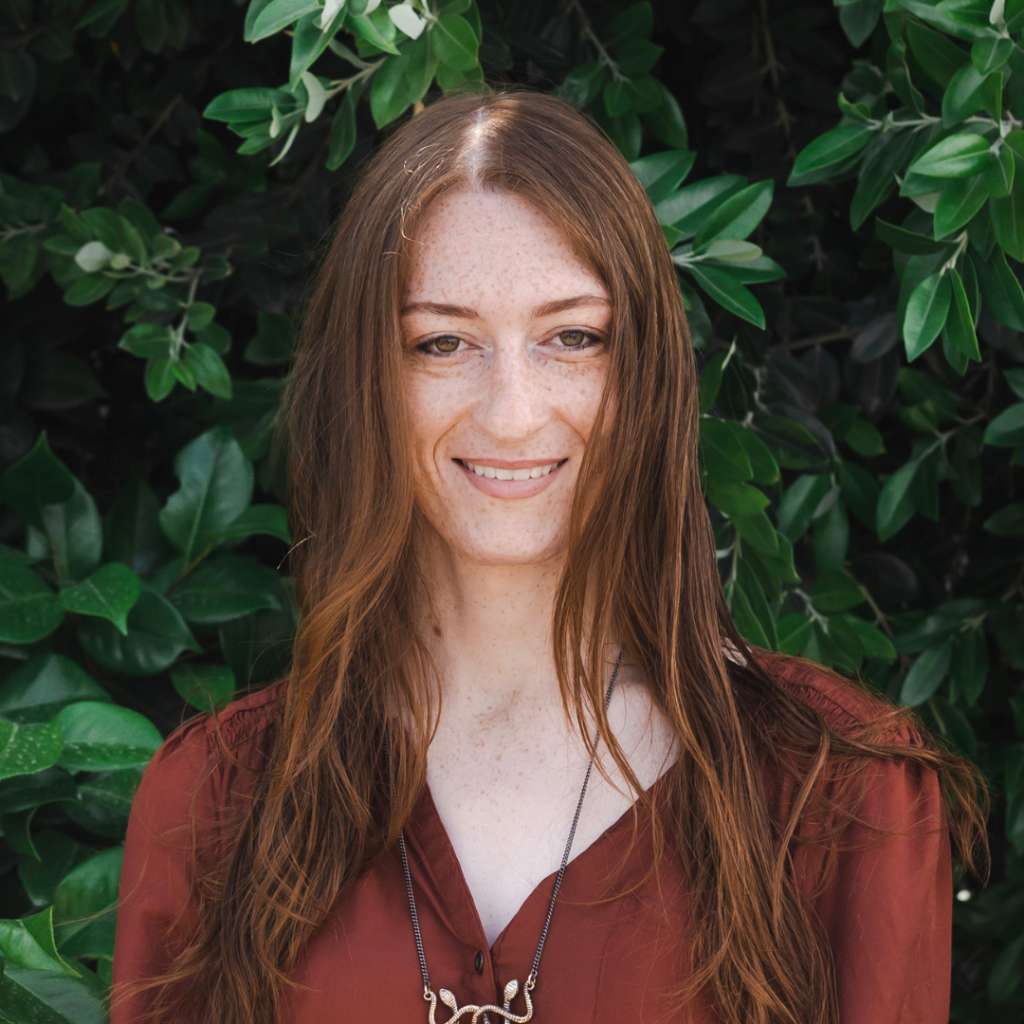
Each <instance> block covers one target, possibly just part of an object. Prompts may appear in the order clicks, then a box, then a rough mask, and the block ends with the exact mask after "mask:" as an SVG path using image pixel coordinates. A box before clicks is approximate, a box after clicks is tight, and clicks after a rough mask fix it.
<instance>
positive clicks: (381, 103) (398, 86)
mask: <svg viewBox="0 0 1024 1024" xmlns="http://www.w3.org/2000/svg"><path fill="white" fill-rule="evenodd" d="M459 20H460V21H461V20H462V19H461V18H460V19H459ZM407 64H408V57H405V56H404V55H403V56H398V57H390V58H388V60H386V61H385V62H384V64H383V66H382V67H380V68H378V70H377V72H376V74H374V76H373V86H372V88H371V90H370V111H371V112H372V114H373V119H374V121H375V122H376V125H377V127H378V128H383V127H384V126H385V125H386V124H390V123H391V122H392V121H394V120H395V118H396V117H399V116H400V115H401V114H403V113H404V112H405V111H406V110H408V108H409V107H410V106H411V105H412V102H413V98H412V89H411V88H410V87H409V81H408V79H407V78H406V76H405V69H406V65H407Z"/></svg>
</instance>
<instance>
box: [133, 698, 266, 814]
mask: <svg viewBox="0 0 1024 1024" xmlns="http://www.w3.org/2000/svg"><path fill="white" fill-rule="evenodd" d="M285 689H286V682H285V681H281V682H278V683H274V684H273V685H271V686H269V687H267V688H266V689H264V690H260V691H258V692H256V693H253V694H249V695H247V696H244V697H242V698H240V699H239V700H236V701H234V702H232V703H231V704H229V705H228V706H227V707H226V708H224V709H223V710H222V711H219V712H218V713H217V714H215V715H196V716H194V717H193V718H190V719H189V720H188V721H187V722H185V723H184V724H183V725H181V726H179V727H178V728H177V729H176V730H175V731H174V732H173V733H171V735H170V736H168V737H167V739H166V740H164V742H163V744H162V746H161V747H160V749H159V750H157V752H156V753H155V754H154V755H153V758H152V760H151V761H150V762H149V764H148V766H147V767H146V771H145V773H144V775H143V778H142V783H141V785H140V787H139V791H138V794H137V795H136V798H135V801H134V803H133V805H132V817H133V818H135V819H137V821H138V823H139V824H142V823H143V822H149V823H150V824H151V825H152V826H154V827H155V828H157V829H161V828H162V827H163V826H164V825H165V824H166V825H170V824H171V823H172V822H173V823H174V824H182V823H183V822H185V821H192V822H200V821H207V822H210V821H222V820H223V819H224V818H225V815H226V814H227V813H228V812H229V811H230V809H231V808H232V807H233V806H234V805H237V804H239V803H241V802H242V801H244V800H245V798H246V797H247V795H248V793H249V791H250V790H251V788H252V781H254V780H255V778H256V775H257V773H258V772H259V770H260V769H261V768H262V767H263V765H264V764H265V762H266V758H267V757H268V756H269V754H270V751H271V747H272V744H273V738H274V733H275V731H276V730H275V726H276V723H277V720H278V717H279V715H280V712H281V710H282V708H283V704H284V700H283V698H284V694H285Z"/></svg>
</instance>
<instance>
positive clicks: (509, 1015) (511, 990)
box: [423, 975, 535, 1024]
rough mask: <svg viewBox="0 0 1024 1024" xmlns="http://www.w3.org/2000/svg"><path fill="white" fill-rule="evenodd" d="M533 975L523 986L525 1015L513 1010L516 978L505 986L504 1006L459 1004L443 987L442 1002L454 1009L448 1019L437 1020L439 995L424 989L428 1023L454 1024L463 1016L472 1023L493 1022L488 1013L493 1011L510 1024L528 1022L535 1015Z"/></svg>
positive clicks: (517, 987) (484, 1023)
mask: <svg viewBox="0 0 1024 1024" xmlns="http://www.w3.org/2000/svg"><path fill="white" fill-rule="evenodd" d="M534 984H535V983H534V981H533V976H532V975H531V976H530V977H529V978H527V979H526V984H525V985H524V986H523V996H524V997H525V999H526V1013H525V1014H524V1015H523V1016H521V1017H520V1016H518V1015H517V1014H515V1013H513V1011H512V1000H513V999H515V997H516V995H518V993H519V982H518V981H515V980H514V979H513V980H512V981H510V982H509V983H508V984H507V985H506V986H505V1005H504V1006H503V1007H502V1006H492V1005H488V1006H473V1005H466V1006H461V1007H460V1006H459V1004H458V1002H457V1001H456V999H455V996H454V995H452V993H451V992H449V991H448V989H446V988H443V989H441V1002H442V1003H444V1005H445V1006H447V1007H448V1009H449V1010H451V1011H452V1015H451V1016H450V1017H449V1018H448V1020H446V1021H439V1020H436V1019H435V1017H434V1014H435V1013H436V1011H437V996H436V995H434V992H433V990H432V989H430V988H426V989H424V990H423V998H424V999H426V1000H427V1002H429V1003H430V1013H429V1015H428V1017H427V1020H428V1024H454V1022H455V1021H457V1020H461V1019H462V1018H463V1017H467V1016H468V1017H469V1018H470V1022H471V1024H491V1022H490V1018H489V1017H488V1014H490V1013H493V1014H495V1015H497V1016H498V1017H500V1018H501V1019H502V1020H505V1021H508V1022H509V1024H526V1022H527V1021H528V1020H529V1019H530V1018H531V1017H532V1016H533V1002H532V1001H531V1000H530V992H531V991H532V989H533V986H534Z"/></svg>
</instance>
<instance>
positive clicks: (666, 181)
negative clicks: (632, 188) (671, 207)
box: [629, 149, 697, 203]
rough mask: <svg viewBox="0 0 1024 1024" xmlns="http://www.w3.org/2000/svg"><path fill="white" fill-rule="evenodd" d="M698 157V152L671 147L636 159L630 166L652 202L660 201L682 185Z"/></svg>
mask: <svg viewBox="0 0 1024 1024" xmlns="http://www.w3.org/2000/svg"><path fill="white" fill-rule="evenodd" d="M696 157H697V154H696V153H691V152H688V151H686V150H674V149H670V150H667V151H665V152H663V153H652V154H651V155H650V156H645V157H642V158H641V159H640V160H634V161H633V163H631V164H630V165H629V167H630V170H631V171H632V172H633V173H634V174H635V175H636V176H637V179H638V180H639V182H640V184H641V185H643V187H644V191H646V192H647V197H648V198H649V199H650V200H651V202H652V203H659V202H661V200H662V199H665V198H667V197H668V196H670V195H671V194H672V193H673V192H674V191H675V190H676V189H677V188H678V187H679V186H680V184H681V183H682V182H683V180H684V179H685V178H686V176H687V175H688V174H689V173H690V170H691V169H692V167H693V162H694V160H695V159H696Z"/></svg>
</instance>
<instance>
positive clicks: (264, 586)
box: [170, 555, 281, 625]
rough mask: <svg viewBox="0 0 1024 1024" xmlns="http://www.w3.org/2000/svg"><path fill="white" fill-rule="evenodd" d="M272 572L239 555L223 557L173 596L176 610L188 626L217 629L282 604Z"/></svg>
mask: <svg viewBox="0 0 1024 1024" xmlns="http://www.w3.org/2000/svg"><path fill="white" fill-rule="evenodd" d="M276 583H277V574H276V573H275V572H274V571H273V569H270V568H268V567H267V566H264V565H260V564H259V563H258V562H254V561H252V560H251V559H248V558H242V557H241V556H239V555H220V556H218V557H217V558H213V559H210V560H209V561H207V562H204V563H203V564H202V565H200V566H199V567H198V568H196V569H194V570H193V571H192V572H191V573H189V575H188V576H186V577H185V578H184V579H183V580H182V581H181V582H180V583H179V584H178V585H177V586H176V587H175V588H174V589H173V590H172V591H171V594H170V599H171V602H172V603H173V604H174V606H175V608H177V609H178V611H180V612H181V614H182V615H183V616H184V617H185V619H187V620H188V621H189V622H194V623H199V624H203V625H216V624H218V623H221V622H227V621H229V620H230V619H237V618H239V617H240V616H242V615H247V614H249V613H250V612H255V611H259V610H260V609H263V608H269V609H272V610H274V611H278V610H280V608H281V603H280V601H278V599H277V594H276V593H275V587H276Z"/></svg>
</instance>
